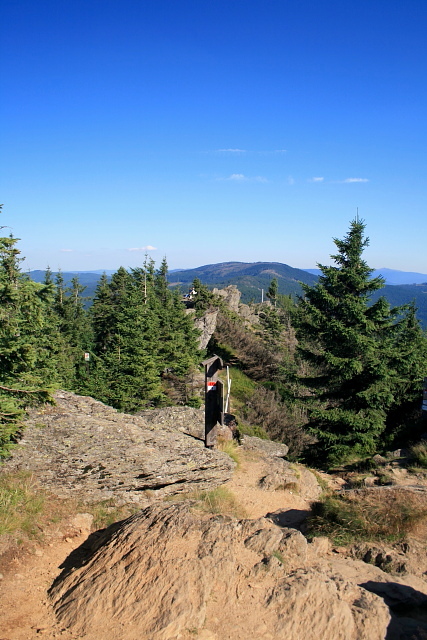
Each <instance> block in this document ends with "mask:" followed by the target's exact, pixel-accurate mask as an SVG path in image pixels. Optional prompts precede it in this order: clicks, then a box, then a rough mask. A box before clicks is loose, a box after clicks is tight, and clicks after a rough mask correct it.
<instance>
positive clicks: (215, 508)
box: [166, 487, 248, 519]
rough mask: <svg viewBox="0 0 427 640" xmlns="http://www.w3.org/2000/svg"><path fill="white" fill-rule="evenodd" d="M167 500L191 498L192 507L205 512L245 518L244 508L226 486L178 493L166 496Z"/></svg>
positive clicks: (246, 515)
mask: <svg viewBox="0 0 427 640" xmlns="http://www.w3.org/2000/svg"><path fill="white" fill-rule="evenodd" d="M166 499H167V500H168V501H172V502H176V501H179V502H180V501H182V500H191V501H192V502H193V507H194V508H195V509H197V510H199V511H204V512H205V513H213V514H221V515H224V516H230V517H232V518H238V519H242V518H247V517H248V514H247V512H246V510H245V508H244V507H243V506H242V505H241V504H240V503H239V502H238V501H237V499H236V496H235V495H234V494H233V493H232V492H231V491H230V489H227V487H217V488H216V489H212V490H211V491H193V492H191V493H182V494H180V495H175V496H168V497H167V498H166Z"/></svg>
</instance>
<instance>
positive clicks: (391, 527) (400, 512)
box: [308, 489, 427, 545]
mask: <svg viewBox="0 0 427 640" xmlns="http://www.w3.org/2000/svg"><path fill="white" fill-rule="evenodd" d="M425 521H427V501H426V498H425V497H424V496H422V495H421V494H416V493H413V492H411V491H405V490H402V489H387V490H374V491H369V490H365V491H363V490H361V491H358V492H354V493H353V492H352V493H349V494H348V495H345V494H344V495H339V496H336V495H334V496H332V495H328V496H325V497H324V498H323V499H322V500H320V501H318V502H316V503H314V504H313V506H312V514H311V516H310V517H309V519H308V536H309V537H310V538H313V537H315V536H328V537H329V538H331V540H332V541H333V542H334V543H335V544H336V545H347V544H352V543H354V542H358V541H378V540H383V541H388V542H396V541H400V540H404V539H405V538H406V537H407V536H408V534H410V533H414V532H415V531H416V529H417V528H418V526H419V525H420V524H422V523H423V522H425Z"/></svg>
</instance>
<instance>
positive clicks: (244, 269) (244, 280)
mask: <svg viewBox="0 0 427 640" xmlns="http://www.w3.org/2000/svg"><path fill="white" fill-rule="evenodd" d="M195 278H198V279H199V280H200V281H201V282H203V284H206V285H208V286H211V287H212V286H215V287H218V288H223V287H225V286H227V285H229V284H234V285H236V286H237V288H238V289H239V290H240V291H241V292H242V302H249V301H250V300H253V301H254V302H260V301H261V290H262V289H264V292H265V291H266V290H267V289H268V287H269V285H270V282H271V280H272V279H273V278H277V281H278V285H279V293H283V294H293V295H297V294H300V293H301V292H302V290H301V286H300V282H304V283H306V284H309V285H313V284H314V283H315V282H316V281H317V277H316V276H314V275H312V274H311V273H307V272H306V271H303V270H302V269H294V268H293V267H290V266H289V265H287V264H282V263H280V262H221V263H219V264H207V265H204V266H202V267H197V268H196V269H186V270H182V271H175V272H173V273H171V274H169V282H170V284H171V285H181V286H182V288H183V289H184V288H186V287H187V286H188V285H189V284H190V283H191V282H193V280H194V279H195Z"/></svg>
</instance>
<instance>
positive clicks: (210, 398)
mask: <svg viewBox="0 0 427 640" xmlns="http://www.w3.org/2000/svg"><path fill="white" fill-rule="evenodd" d="M202 364H203V366H204V367H205V447H207V448H208V449H213V447H214V445H215V443H216V431H217V430H216V428H215V427H216V425H217V424H218V423H219V424H224V410H223V384H222V382H221V380H218V371H219V370H220V369H222V368H223V366H224V365H223V362H222V360H221V358H220V357H219V356H213V357H212V358H209V359H208V360H204V361H203V362H202Z"/></svg>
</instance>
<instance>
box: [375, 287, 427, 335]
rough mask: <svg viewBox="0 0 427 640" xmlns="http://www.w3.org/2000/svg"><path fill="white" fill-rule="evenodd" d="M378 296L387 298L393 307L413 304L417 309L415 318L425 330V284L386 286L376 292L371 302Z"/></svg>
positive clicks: (426, 303) (426, 322) (426, 304)
mask: <svg viewBox="0 0 427 640" xmlns="http://www.w3.org/2000/svg"><path fill="white" fill-rule="evenodd" d="M380 296H384V298H387V300H388V301H389V303H390V304H391V305H392V306H393V307H399V306H400V305H402V304H408V303H409V302H414V303H415V306H416V307H417V309H418V311H417V317H418V318H419V320H420V322H421V325H422V326H423V328H424V329H427V284H401V285H392V284H387V285H386V286H385V287H384V288H383V289H380V290H379V291H376V292H375V293H374V295H373V296H372V301H373V302H375V300H378V298H379V297H380Z"/></svg>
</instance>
